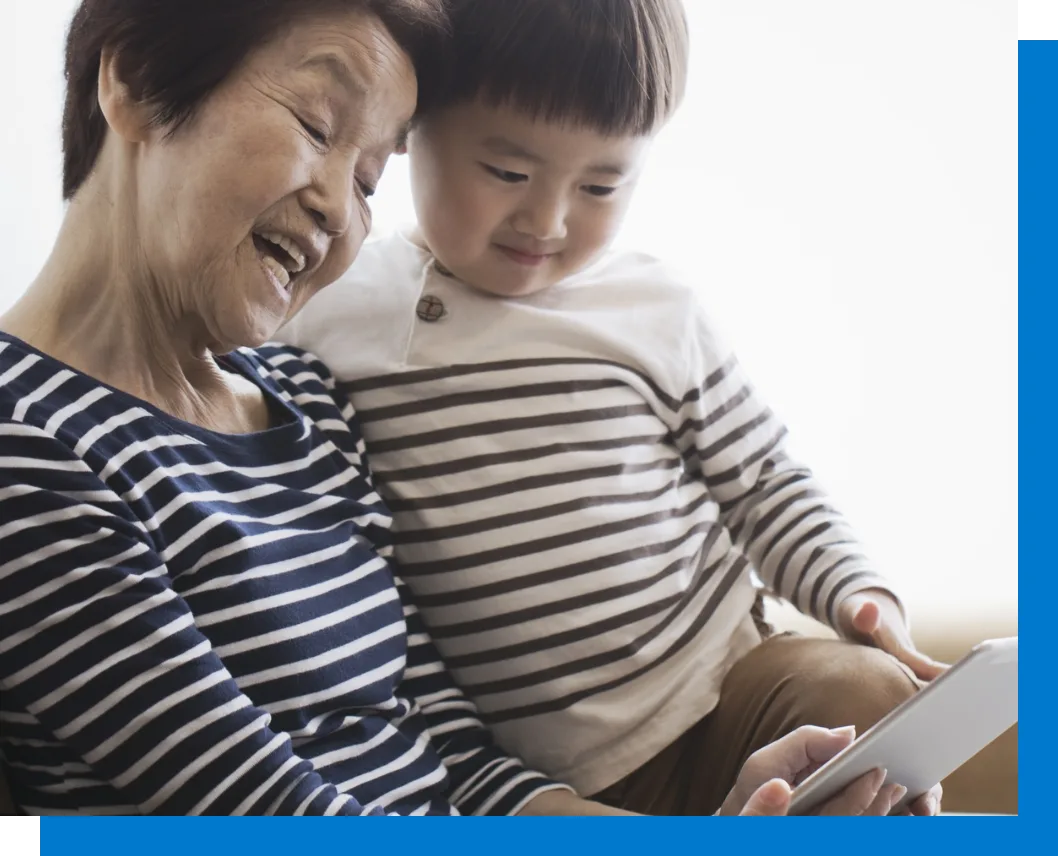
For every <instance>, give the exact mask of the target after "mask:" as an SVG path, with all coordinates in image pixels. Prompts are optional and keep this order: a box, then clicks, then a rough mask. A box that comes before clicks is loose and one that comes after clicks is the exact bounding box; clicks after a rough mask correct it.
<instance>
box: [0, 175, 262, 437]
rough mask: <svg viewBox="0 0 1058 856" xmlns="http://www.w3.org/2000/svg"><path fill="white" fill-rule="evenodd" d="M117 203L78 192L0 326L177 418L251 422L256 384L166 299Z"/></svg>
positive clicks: (232, 428)
mask: <svg viewBox="0 0 1058 856" xmlns="http://www.w3.org/2000/svg"><path fill="white" fill-rule="evenodd" d="M122 208H124V209H125V210H128V209H127V207H126V206H121V205H114V204H112V199H111V198H110V197H109V196H108V195H105V194H104V193H102V192H100V191H99V190H98V189H93V188H89V187H86V188H84V189H83V190H82V192H80V193H78V197H77V199H76V200H75V201H74V202H72V203H71V204H70V207H69V209H68V211H67V213H66V217H65V219H64V221H63V225H62V229H61V230H60V233H59V237H58V239H57V240H56V242H55V246H54V248H53V249H52V252H51V255H50V256H49V257H48V260H47V262H46V263H45V265H44V268H43V269H42V271H41V272H40V274H39V275H38V277H37V278H36V279H35V280H34V282H33V283H32V285H30V287H29V289H28V290H27V291H26V293H25V294H24V295H23V296H22V298H21V299H20V300H19V301H18V302H17V303H16V304H15V305H14V306H13V307H12V308H11V309H10V310H9V311H8V312H7V313H6V314H4V315H3V316H0V330H3V331H5V332H7V333H9V334H11V335H14V336H17V337H18V338H20V339H22V340H24V341H26V342H27V343H28V344H30V345H32V346H33V347H35V348H37V349H38V350H40V351H42V352H44V353H46V354H48V355H50V356H52V357H55V358H56V359H58V360H61V361H62V362H64V363H67V364H68V365H70V366H72V367H73V368H75V369H77V370H78V371H81V372H84V373H85V374H87V375H90V376H92V377H94V378H96V379H97V380H101V381H103V382H104V383H107V384H109V385H110V386H113V387H115V388H117V389H120V390H122V391H123V392H127V393H128V394H130V395H133V396H135V397H137V398H140V399H143V400H144V401H147V402H149V403H151V404H153V405H154V406H155V407H158V408H160V409H161V410H163V411H165V412H167V413H170V414H172V415H173V416H176V417H178V418H180V419H183V420H185V421H188V422H193V423H196V424H199V425H203V426H204V427H208V428H212V429H214V430H218V431H227V432H231V433H239V432H243V431H248V430H260V429H261V428H262V427H264V426H263V425H262V424H261V415H262V411H261V408H262V406H263V402H261V401H260V392H259V390H257V388H256V387H254V386H253V385H252V384H251V383H250V382H249V381H247V380H245V379H244V378H241V377H236V376H233V375H231V374H230V373H228V372H225V371H224V370H222V369H221V368H220V366H218V365H217V362H216V360H215V359H214V357H213V352H212V350H211V348H210V343H209V342H208V340H207V338H206V336H205V335H204V330H203V328H202V325H201V324H198V323H196V321H195V319H191V318H187V317H179V316H178V315H177V314H176V313H174V312H173V311H172V308H171V307H170V306H168V305H167V301H166V300H165V299H164V296H163V294H162V290H161V289H160V288H159V287H158V284H157V283H156V282H154V281H153V280H152V278H151V276H150V274H149V272H148V271H147V269H146V266H145V265H144V264H143V263H142V261H141V260H140V259H138V258H137V250H136V240H135V229H134V228H133V224H128V223H121V222H115V220H116V216H115V215H116V212H117V211H119V210H121V209H122ZM100 223H107V224H108V225H107V227H106V228H105V229H100V228H99V224H100ZM118 236H128V237H121V238H119V237H118ZM108 237H109V239H110V240H109V241H108V240H107V238H108ZM248 410H249V412H247V411H248ZM265 421H267V417H265Z"/></svg>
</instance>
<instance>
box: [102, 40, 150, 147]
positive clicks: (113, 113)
mask: <svg viewBox="0 0 1058 856" xmlns="http://www.w3.org/2000/svg"><path fill="white" fill-rule="evenodd" d="M120 66H121V64H120V63H119V62H118V56H117V54H116V53H115V52H114V51H113V50H112V49H111V48H103V53H102V55H101V56H100V58H99V81H98V91H99V109H100V110H102V111H103V116H104V117H105V118H106V120H107V124H108V125H109V126H110V128H111V130H113V131H114V133H116V134H117V135H118V136H119V137H121V138H122V139H124V140H125V141H126V142H130V143H142V142H144V141H145V140H146V139H147V134H148V132H149V130H150V127H151V121H150V120H151V111H150V110H149V109H148V107H147V105H146V104H145V103H144V102H142V101H140V100H139V99H137V98H136V97H135V96H134V95H133V92H132V90H131V89H130V88H129V85H128V84H127V83H126V82H125V81H124V80H122V78H121V72H120Z"/></svg>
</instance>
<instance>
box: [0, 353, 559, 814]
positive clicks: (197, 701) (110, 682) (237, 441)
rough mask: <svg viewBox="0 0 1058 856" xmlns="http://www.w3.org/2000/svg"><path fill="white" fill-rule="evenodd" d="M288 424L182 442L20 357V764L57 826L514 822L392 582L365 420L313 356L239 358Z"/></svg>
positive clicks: (12, 765)
mask: <svg viewBox="0 0 1058 856" xmlns="http://www.w3.org/2000/svg"><path fill="white" fill-rule="evenodd" d="M220 362H221V363H222V365H224V366H225V367H226V368H227V369H228V370H230V371H234V372H238V373H240V374H243V375H244V376H246V377H247V378H249V379H250V380H252V381H254V382H255V383H257V384H258V385H259V386H260V388H261V389H262V391H263V392H264V394H265V396H266V398H267V400H268V402H269V406H270V409H271V412H272V416H273V424H274V427H272V428H270V429H268V430H266V431H262V432H259V433H255V434H247V435H238V436H235V435H222V434H217V433H214V432H211V431H208V430H206V429H203V428H200V427H198V426H195V425H191V424H188V423H185V422H182V421H180V420H178V419H176V418H174V417H172V416H169V415H167V414H165V413H163V412H161V411H159V410H157V409H155V408H153V407H151V406H150V405H148V404H146V403H145V402H143V401H140V400H138V399H135V398H133V397H131V396H128V395H126V394H124V393H122V392H120V391H118V390H115V389H112V388H110V387H107V386H105V385H103V384H101V383H99V382H98V381H96V380H93V379H92V378H89V377H87V376H85V375H83V374H81V373H79V372H76V371H74V370H72V369H70V368H68V367H66V366H64V365H63V364H61V363H59V362H57V361H55V360H53V359H51V358H49V357H48V356H46V355H43V354H41V353H39V352H37V351H35V350H34V349H33V348H31V347H29V346H28V345H26V344H25V343H23V342H21V341H19V340H17V339H14V338H12V337H10V336H6V335H3V334H0V692H2V698H0V751H2V754H3V759H4V761H5V763H6V767H7V772H8V775H9V777H10V778H11V783H12V791H13V794H14V797H15V800H16V802H18V803H19V804H20V805H21V806H22V807H23V809H24V810H26V811H28V812H30V813H34V814H45V813H70V812H84V813H163V814H188V813H210V814H242V813H247V814H360V813H363V812H365V811H366V812H374V813H378V812H380V811H381V812H386V813H398V814H427V813H430V814H437V813H441V814H448V813H450V812H452V808H451V806H455V807H456V808H457V809H458V810H459V811H462V812H465V813H494V814H501V813H510V812H514V811H517V810H518V809H520V808H521V807H522V806H523V805H524V804H525V803H526V802H527V801H528V800H529V799H530V798H531V797H532V796H535V795H536V794H537V793H539V792H541V791H542V790H545V789H549V788H554V787H558V786H557V785H555V784H554V783H552V782H550V781H549V780H548V779H546V778H544V777H542V776H540V775H539V774H536V773H533V772H531V771H528V770H526V769H525V768H524V766H523V765H522V764H521V763H520V762H519V761H517V760H515V759H512V758H510V757H509V756H507V755H506V754H504V753H503V752H502V751H501V750H499V749H498V748H497V747H496V746H494V745H493V743H492V742H491V740H490V739H489V736H488V734H487V732H486V730H485V729H484V727H483V726H482V724H481V722H480V721H479V719H478V716H477V713H476V711H475V709H474V707H473V706H472V704H471V703H470V702H469V701H468V700H467V699H466V697H465V696H464V695H463V693H462V692H461V691H460V690H459V689H458V688H457V687H456V686H455V684H454V683H453V681H452V680H451V678H450V677H449V675H448V672H447V671H446V669H445V667H444V666H443V664H442V663H441V661H440V658H439V656H438V654H437V653H436V651H435V649H434V646H433V644H432V642H431V641H430V639H429V637H428V635H427V633H426V631H425V628H424V626H423V624H422V623H421V621H420V619H419V616H418V614H417V612H416V610H415V608H414V607H413V606H411V605H410V603H409V602H408V600H407V598H406V596H405V589H404V587H403V584H402V583H401V582H400V580H399V579H396V578H395V577H394V575H393V573H392V571H391V569H390V566H389V563H388V557H389V556H390V552H391V547H390V538H389V527H390V515H389V512H388V511H387V509H386V507H385V506H384V504H383V503H382V501H381V500H380V499H379V497H378V495H377V494H376V493H375V490H374V487H373V485H372V483H371V480H370V475H369V472H368V467H367V463H366V460H365V458H364V449H363V444H362V441H361V439H360V436H359V433H358V431H357V428H356V423H355V418H354V414H353V412H352V408H351V407H349V406H348V405H346V404H344V403H343V404H341V405H339V404H337V403H336V400H335V398H334V397H333V395H332V392H333V387H334V384H333V381H332V379H331V378H330V376H329V374H328V373H327V371H326V369H325V368H324V367H323V366H322V365H321V364H320V363H318V362H317V361H315V360H314V359H313V358H311V357H309V356H307V355H304V354H303V353H302V352H300V351H296V350H294V349H281V348H265V349H261V350H259V351H256V352H255V351H249V350H245V351H240V352H237V353H234V354H231V355H229V356H227V357H225V358H223V359H222V360H221V361H220Z"/></svg>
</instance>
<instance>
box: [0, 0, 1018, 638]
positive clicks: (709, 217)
mask: <svg viewBox="0 0 1058 856" xmlns="http://www.w3.org/2000/svg"><path fill="white" fill-rule="evenodd" d="M686 2H687V7H688V14H689V17H690V22H691V27H692V30H693V32H692V40H693V55H692V76H691V81H690V88H689V92H688V96H687V101H686V103H685V105H684V108H683V110H682V113H681V114H680V115H679V116H678V117H677V119H676V120H675V121H674V123H673V124H672V126H671V127H670V128H668V129H667V131H666V132H665V134H664V136H663V138H662V139H661V140H659V142H658V145H657V148H656V153H655V156H654V159H653V162H652V166H651V168H650V169H649V170H648V173H647V175H646V176H645V177H644V181H643V184H642V187H641V189H640V191H639V195H638V198H637V201H636V204H635V207H634V209H633V211H632V214H631V216H630V218H629V221H628V224H627V228H626V229H625V230H624V233H623V235H622V241H623V242H624V243H626V244H629V245H632V246H636V247H638V248H640V249H646V250H649V251H651V252H654V253H657V254H659V255H661V256H664V257H666V258H668V259H670V260H672V261H674V262H676V263H677V264H679V265H681V266H682V267H683V268H684V269H686V270H688V271H689V272H690V273H691V275H692V276H693V281H694V282H695V283H696V284H697V285H698V287H699V288H700V290H701V295H702V299H703V300H704V301H706V303H707V305H708V306H709V307H710V308H711V310H712V312H713V315H714V316H715V317H716V318H717V320H718V321H719V323H720V325H721V327H722V328H723V329H724V330H725V331H726V332H727V334H728V336H729V338H731V339H732V340H733V341H734V343H735V345H736V346H737V348H738V350H739V352H740V353H741V356H742V359H743V362H744V363H746V365H747V366H748V368H749V370H750V371H751V373H752V374H753V376H754V377H755V379H756V381H757V384H758V386H759V387H761V389H762V390H763V391H764V393H765V394H766V395H767V396H768V398H769V399H770V401H771V403H772V404H773V406H774V408H775V409H776V410H777V411H778V412H779V413H780V414H781V415H782V416H783V417H784V418H785V419H786V421H787V423H788V424H789V426H790V428H791V431H792V433H793V436H794V440H795V450H796V451H797V452H798V453H799V455H800V456H801V457H802V458H803V459H804V460H805V461H806V462H807V463H809V464H810V465H811V466H812V467H813V468H814V469H815V470H816V472H817V473H818V474H819V476H820V477H821V479H822V480H823V482H824V483H825V484H826V485H827V486H828V487H829V488H830V490H831V493H832V494H833V496H834V497H835V500H836V502H837V503H838V505H839V506H840V507H841V508H843V509H844V510H845V511H846V512H847V513H848V514H849V516H850V517H851V518H852V521H853V523H854V524H855V525H856V527H857V528H858V530H859V531H860V533H861V534H862V535H863V537H864V539H865V541H866V542H867V544H868V546H869V549H870V553H871V555H872V556H874V557H875V558H876V560H877V562H878V564H879V565H880V566H881V567H882V569H883V570H884V571H885V572H886V573H888V574H889V575H890V577H891V578H892V579H893V580H894V581H895V582H896V583H897V585H898V586H899V587H900V588H901V589H902V590H903V592H904V593H905V596H906V599H907V601H908V603H909V605H910V607H911V610H912V614H913V615H923V614H934V615H936V614H938V613H946V614H947V615H948V616H949V617H954V616H955V615H959V616H968V615H975V614H976V615H981V616H986V614H988V613H992V614H998V613H1003V614H1004V615H1007V616H1009V615H1012V614H1014V613H1015V610H1016V602H1017V561H1018V554H1017V520H1018V515H1017V267H1016V264H1017V255H1016V253H1017V210H1016V202H1017V185H1016V181H1017V148H1016V146H1017V101H1016V89H1017V46H1016V38H1017V15H1016V7H1015V5H1014V3H1013V2H1011V0H856V2H849V0H794V1H793V2H791V0H719V1H718V2H707V0H686ZM75 5H76V4H75V2H74V0H45V2H43V3H38V4H35V5H32V6H31V4H24V3H22V4H17V5H15V6H14V21H13V25H12V23H11V22H10V21H9V23H8V27H9V29H8V32H9V33H11V36H12V37H11V38H10V39H9V40H8V47H7V50H6V51H5V52H4V53H2V54H0V70H2V78H0V79H3V80H5V81H7V82H8V85H7V86H6V87H5V89H4V108H5V109H4V115H5V117H6V121H5V123H4V126H3V129H2V131H0V134H2V136H0V216H2V228H3V234H4V246H5V252H4V258H5V262H6V270H5V273H4V276H3V278H2V280H0V311H3V309H4V308H6V307H7V306H8V305H10V304H11V303H12V302H13V301H14V300H15V299H16V298H17V296H18V295H19V293H20V292H21V291H22V290H23V288H24V287H25V286H26V285H27V284H28V283H29V282H30V281H31V280H32V279H33V277H34V275H35V274H36V272H37V270H38V268H39V266H40V265H41V263H42V262H43V260H44V258H45V256H46V254H47V252H48V250H49V248H50V244H51V242H52V240H53V238H54V235H55V232H56V230H57V228H58V225H59V222H60V219H61V216H62V206H61V204H60V201H59V200H60V189H59V188H60V176H59V172H60V157H59V119H60V113H61V106H62V74H61V57H62V41H63V36H64V29H65V26H66V23H67V21H68V19H69V17H70V15H71V14H72V11H73V8H74V7H75ZM30 10H32V11H30ZM9 14H10V13H9ZM376 199H377V205H376V206H375V207H376V220H377V222H378V223H379V224H380V225H381V226H386V225H389V224H394V223H397V222H403V221H405V220H406V219H407V218H408V217H409V216H410V202H409V198H408V187H407V172H406V165H405V164H404V163H403V162H402V161H396V162H394V164H393V165H392V166H391V168H390V171H389V172H388V173H387V176H386V178H385V179H384V181H383V183H382V186H381V188H380V193H379V196H378V197H376ZM919 620H921V619H919Z"/></svg>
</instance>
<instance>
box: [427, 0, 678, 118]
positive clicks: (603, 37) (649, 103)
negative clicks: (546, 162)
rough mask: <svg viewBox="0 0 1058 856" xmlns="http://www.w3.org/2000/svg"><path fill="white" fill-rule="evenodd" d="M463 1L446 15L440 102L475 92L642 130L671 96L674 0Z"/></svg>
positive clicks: (494, 100) (674, 90) (491, 99)
mask: <svg viewBox="0 0 1058 856" xmlns="http://www.w3.org/2000/svg"><path fill="white" fill-rule="evenodd" d="M472 5H473V6H474V7H475V8H474V14H473V17H471V16H469V15H468V16H467V17H466V18H465V19H463V20H458V19H457V20H456V21H455V22H454V27H455V30H456V33H457V34H458V36H457V38H456V40H455V42H456V43H455V44H453V46H452V56H451V57H450V61H449V63H448V69H449V79H448V80H447V81H446V84H445V85H444V87H443V88H444V90H445V92H444V94H443V95H442V97H441V101H442V102H443V103H453V102H457V101H461V100H468V99H473V98H480V99H482V100H483V101H484V102H485V103H487V104H490V105H494V106H501V105H505V106H512V107H515V108H517V109H519V110H523V111H525V112H527V113H529V114H531V115H533V116H535V117H537V118H541V119H545V120H548V121H558V122H570V123H575V124H578V125H587V126H589V127H591V128H593V129H595V130H598V131H600V132H601V133H605V134H613V135H619V134H634V135H645V134H649V133H651V132H653V131H654V130H656V129H657V128H658V127H659V126H660V125H661V124H663V123H664V122H665V121H666V120H667V119H668V118H669V117H670V116H671V115H672V113H673V112H674V111H675V110H676V107H677V106H678V104H679V101H680V98H681V97H682V95H683V89H684V83H685V78H686V60H687V50H688V45H687V30H686V22H685V20H684V18H683V10H682V6H681V5H680V4H679V3H678V2H674V3H644V4H634V3H627V2H624V3H620V4H616V3H612V2H606V0H581V2H577V3H569V2H566V3H552V2H547V0H532V2H510V0H502V2H490V3H474V4H472ZM458 6H459V4H456V15H457V16H458V14H459V9H458Z"/></svg>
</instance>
